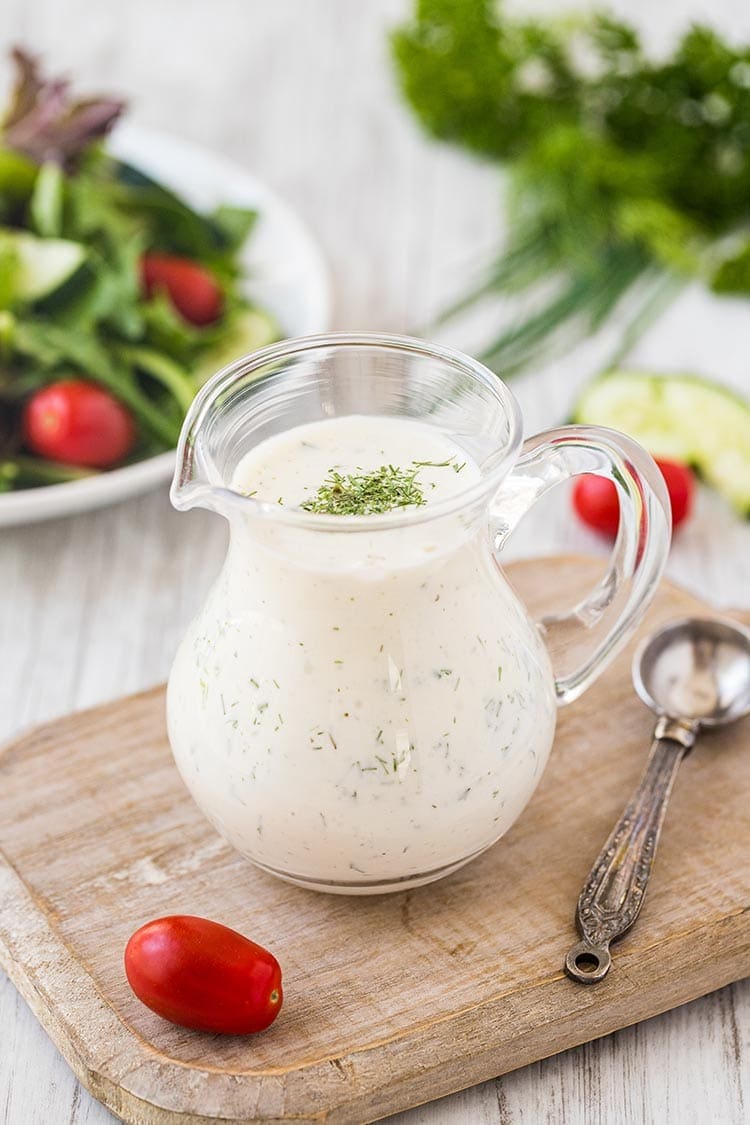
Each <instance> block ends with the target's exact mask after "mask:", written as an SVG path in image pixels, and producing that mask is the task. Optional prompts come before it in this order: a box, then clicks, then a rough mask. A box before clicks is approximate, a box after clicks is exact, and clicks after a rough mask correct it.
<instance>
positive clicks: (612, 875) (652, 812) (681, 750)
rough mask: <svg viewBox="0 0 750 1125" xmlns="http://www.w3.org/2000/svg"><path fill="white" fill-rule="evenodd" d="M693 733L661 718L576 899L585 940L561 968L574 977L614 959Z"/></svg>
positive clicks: (587, 978) (586, 977) (587, 977)
mask: <svg viewBox="0 0 750 1125" xmlns="http://www.w3.org/2000/svg"><path fill="white" fill-rule="evenodd" d="M695 736H696V728H695V727H694V726H692V725H688V724H686V723H682V722H680V721H678V720H671V719H666V718H661V719H659V721H658V723H657V725H656V730H655V731H654V741H653V743H652V746H651V753H650V755H649V759H648V764H647V765H646V769H645V770H644V773H643V776H642V777H641V780H640V782H639V784H638V788H637V789H636V791H635V793H634V794H633V796H632V797H631V799H630V801H629V802H628V804H627V806H626V808H625V809H624V811H623V813H622V815H621V817H620V819H619V820H618V822H617V824H616V825H615V827H614V829H613V830H612V832H611V833H610V836H609V838H608V840H607V842H606V844H605V845H604V847H603V848H602V850H601V852H600V853H599V855H598V857H597V859H596V861H595V863H594V866H593V867H592V869H591V873H590V875H589V877H588V879H587V880H586V882H585V883H584V886H583V890H582V891H581V895H580V898H579V899H578V909H577V911H576V924H577V926H578V932H579V933H580V935H581V937H582V939H583V940H582V941H580V942H578V943H577V944H576V945H574V946H573V948H572V949H571V950H570V952H569V953H568V956H567V957H566V959H565V971H566V973H567V974H568V976H569V977H572V978H573V980H577V981H580V982H581V983H582V984H595V983H596V982H597V981H600V980H602V978H603V977H605V976H606V975H607V973H608V972H609V968H610V965H611V964H612V959H611V957H610V954H609V945H610V942H612V941H616V940H617V938H620V937H622V935H623V934H624V933H625V932H626V931H627V930H629V929H630V927H631V926H632V925H633V923H634V922H635V920H636V918H637V917H638V914H639V911H640V909H641V906H642V905H643V899H644V896H645V893H646V885H647V883H648V879H649V876H650V874H651V867H652V866H653V862H654V856H655V855H656V846H657V844H658V843H659V835H660V833H661V828H662V824H663V823H664V814H665V813H666V811H667V803H668V801H669V795H670V793H671V792H672V786H673V784H674V779H675V777H676V776H677V769H678V767H679V764H680V762H681V761H682V759H683V757H684V756H685V754H686V753H687V751H688V750H689V749H690V747H691V746H692V745H693V742H694V741H695Z"/></svg>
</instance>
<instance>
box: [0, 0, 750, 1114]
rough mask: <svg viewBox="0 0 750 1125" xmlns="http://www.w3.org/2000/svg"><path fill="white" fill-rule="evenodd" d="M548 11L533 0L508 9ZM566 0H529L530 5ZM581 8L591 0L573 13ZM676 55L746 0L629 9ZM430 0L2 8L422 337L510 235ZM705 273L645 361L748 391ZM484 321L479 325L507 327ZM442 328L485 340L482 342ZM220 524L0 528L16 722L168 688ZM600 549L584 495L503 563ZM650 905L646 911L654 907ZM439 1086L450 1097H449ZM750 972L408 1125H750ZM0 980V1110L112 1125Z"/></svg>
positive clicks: (7, 682) (544, 388)
mask: <svg viewBox="0 0 750 1125" xmlns="http://www.w3.org/2000/svg"><path fill="white" fill-rule="evenodd" d="M509 2H515V3H516V5H518V4H523V5H524V7H525V8H526V9H530V8H531V7H532V0H509ZM561 4H562V0H533V8H534V10H539V8H540V7H546V9H547V10H549V8H550V7H552V8H559V7H560V5H561ZM565 6H566V7H573V8H578V7H579V6H581V5H580V4H579V3H571V4H569V5H568V4H566V5H565ZM607 6H608V7H610V8H615V9H617V10H619V11H620V12H622V13H625V14H626V15H627V17H628V18H631V19H634V20H636V21H637V22H638V23H639V24H641V26H643V27H645V28H646V29H647V31H648V33H649V44H650V46H651V47H652V48H653V49H654V50H659V49H660V48H661V47H662V46H663V45H664V44H665V43H667V42H669V40H670V38H671V37H672V36H673V35H674V32H675V30H676V29H678V28H681V27H684V26H685V25H686V24H687V23H688V22H689V20H690V19H699V20H704V21H708V22H711V23H718V25H719V26H720V28H721V29H722V30H723V31H724V32H725V33H728V34H730V35H732V37H733V38H734V39H735V40H737V41H740V42H742V41H748V40H750V5H748V4H747V2H746V0H663V2H662V3H661V4H654V3H653V0H611V2H610V3H609V4H608V5H607ZM409 7H410V0H367V3H352V0H314V2H311V0H213V2H212V3H211V4H206V3H201V2H200V0H129V2H128V3H127V4H123V3H122V2H121V0H98V2H97V3H96V4H91V3H90V2H89V0H4V2H3V5H2V20H0V86H2V87H3V88H5V86H6V83H7V79H8V69H7V66H6V64H5V53H6V51H7V48H8V47H9V46H10V45H11V44H12V43H16V42H21V43H25V44H27V45H28V46H30V47H32V48H33V49H36V50H39V51H41V52H43V53H44V55H45V56H46V58H47V59H48V60H49V62H50V64H51V65H54V67H55V68H56V69H59V70H63V71H67V72H69V73H70V74H72V75H74V76H75V77H76V79H77V80H78V82H79V83H80V84H81V86H82V88H83V89H84V90H87V91H97V90H109V91H112V92H116V93H121V94H124V95H125V96H126V97H127V98H128V99H129V101H130V116H131V118H132V119H133V120H135V121H138V122H141V123H143V124H144V125H148V126H154V127H157V128H162V129H167V130H171V131H173V132H175V133H177V134H179V135H182V136H184V137H186V138H188V139H190V140H193V141H196V142H199V143H201V144H205V145H207V146H209V147H211V148H213V149H215V150H217V151H218V152H221V153H225V154H227V155H229V156H232V157H234V158H236V159H237V160H238V161H240V162H241V163H242V164H244V165H246V166H247V167H248V168H250V169H251V170H252V171H253V172H254V173H255V174H257V175H259V176H261V177H262V178H263V179H265V180H266V181H267V182H268V183H270V184H271V185H272V186H273V187H274V188H276V189H277V190H279V191H280V192H281V193H282V194H283V195H285V196H286V197H287V199H288V200H289V201H290V202H291V203H292V204H293V205H294V206H295V207H296V208H297V209H298V210H299V211H300V213H301V214H302V216H303V217H304V218H305V219H306V221H307V222H308V223H309V225H310V226H311V228H312V229H313V230H314V231H315V233H316V234H317V236H318V238H319V239H320V241H321V244H322V247H323V250H324V252H325V254H326V256H327V258H328V261H329V263H330V267H331V277H332V281H333V285H334V297H335V308H334V322H333V326H334V327H336V328H340V329H384V330H391V331H410V330H414V329H419V328H420V326H422V325H423V324H424V323H425V322H426V321H427V319H428V318H429V316H430V314H431V313H433V312H434V311H435V310H436V309H438V308H440V307H441V306H442V305H444V304H445V303H446V302H447V301H449V300H450V299H452V298H453V297H455V296H456V295H458V294H459V293H460V292H461V290H462V288H463V287H464V285H465V283H466V282H467V280H470V279H473V278H476V277H477V276H478V274H479V273H481V269H482V267H483V265H484V263H485V262H486V261H487V259H488V256H489V255H490V253H491V252H492V250H493V249H494V247H495V245H496V242H497V238H498V236H499V234H500V232H501V209H500V206H499V195H500V185H499V181H498V176H497V173H496V171H495V169H494V168H493V167H491V166H489V165H487V164H484V163H482V162H480V161H476V160H472V159H470V158H468V157H466V156H465V155H463V154H460V153H457V152H455V151H453V150H452V149H450V148H446V147H445V146H440V145H432V144H430V143H429V142H427V141H426V140H425V139H424V138H423V137H422V136H421V135H420V133H419V131H418V130H417V129H416V128H415V125H414V123H413V121H412V119H411V118H410V117H409V116H408V115H407V114H406V113H405V112H404V110H403V107H402V106H401V105H400V104H399V99H398V95H397V92H396V89H395V85H394V82H393V78H392V74H391V70H390V66H389V61H388V56H387V47H386V35H387V31H388V28H389V27H391V26H393V25H394V24H395V23H396V22H398V21H399V20H401V19H402V18H403V17H404V15H405V13H406V12H407V11H408V9H409ZM706 300H707V298H705V295H704V294H701V292H700V289H699V287H694V288H693V289H691V290H690V291H688V292H686V293H685V295H684V298H683V299H681V301H680V302H679V304H678V305H677V306H676V307H675V309H674V310H673V311H670V313H669V314H668V315H667V316H666V317H665V318H664V320H663V322H661V323H660V324H659V325H658V326H657V327H656V329H655V330H654V331H653V332H652V333H650V334H649V336H648V337H647V339H646V340H645V341H644V342H643V344H642V345H641V346H639V349H638V352H637V354H636V356H635V357H633V358H634V361H637V362H639V363H641V364H643V365H644V366H655V367H658V368H662V369H668V370H671V369H685V370H688V369H692V370H698V371H701V372H703V373H705V374H706V375H709V376H716V377H719V378H721V379H724V380H726V381H728V382H734V383H735V385H737V386H738V387H744V388H745V389H747V355H748V353H749V352H750V321H749V320H748V318H747V316H746V315H744V310H743V307H742V306H741V304H740V303H739V302H732V301H724V302H719V301H715V302H712V303H711V306H710V316H708V317H707V315H706ZM494 317H495V310H494V309H493V308H490V309H488V310H485V311H484V312H483V313H482V315H481V316H479V317H478V318H477V322H476V324H474V323H473V322H472V325H471V326H470V327H471V328H472V329H474V328H475V329H476V332H477V334H480V335H481V333H482V331H483V330H484V329H485V328H487V327H488V326H489V330H491V329H492V327H493V326H494ZM444 338H445V339H447V340H449V341H450V342H452V343H454V344H456V345H458V346H460V347H464V348H468V349H471V348H472V346H473V341H474V339H475V338H476V337H475V335H472V333H471V332H464V331H463V329H459V328H458V327H456V328H451V329H450V331H448V330H445V333H444ZM605 353H606V349H604V352H603V350H602V345H601V342H599V343H598V344H597V343H596V342H595V343H593V344H592V345H591V347H588V346H587V347H586V348H584V349H583V350H582V351H581V352H579V353H577V354H576V355H575V356H574V357H572V358H571V359H570V360H569V361H566V362H561V363H559V364H556V365H553V366H552V367H551V368H550V369H549V370H545V371H543V372H534V373H532V374H531V375H530V376H529V377H527V378H524V379H521V380H518V381H517V382H515V383H514V389H515V390H516V393H517V395H518V397H519V399H520V401H521V404H522V406H523V411H524V418H525V422H526V428H527V431H528V432H533V431H534V430H535V429H538V428H540V427H543V426H549V425H556V424H558V423H559V422H560V421H562V420H564V418H565V417H566V416H567V414H568V412H569V409H570V405H571V403H572V401H573V399H574V397H575V395H576V393H577V390H578V388H579V387H580V386H581V385H582V383H583V382H584V381H585V380H586V379H587V378H588V377H589V375H590V373H591V371H592V370H594V369H595V368H596V365H597V364H598V363H600V362H601V361H602V355H603V354H605ZM224 545H225V538H224V529H223V526H222V524H221V523H220V521H217V520H215V519H213V518H212V517H209V516H206V515H205V514H203V513H191V514H190V515H188V516H179V515H177V514H176V513H174V512H172V511H171V510H170V508H169V504H168V501H167V498H166V494H165V491H161V492H157V493H154V494H153V495H151V496H148V497H143V498H142V499H140V500H136V501H133V502H130V503H126V504H120V505H118V506H117V507H114V508H112V509H110V510H108V511H104V512H99V513H95V514H93V515H88V516H80V517H77V518H74V519H67V520H59V521H53V522H50V523H49V524H47V525H44V526H40V527H32V528H19V529H15V530H8V531H3V532H2V533H0V590H2V596H1V598H0V667H1V668H2V675H1V676H0V736H1V737H3V738H7V737H10V736H11V735H13V734H14V733H16V732H18V731H19V730H22V729H23V728H26V727H28V726H30V725H31V724H32V723H38V722H41V721H44V720H46V719H49V718H52V717H54V716H58V715H62V714H64V713H66V712H70V711H73V710H75V709H80V708H83V707H89V706H92V705H94V704H97V703H100V702H102V701H103V700H106V699H113V698H115V697H117V696H120V695H122V694H123V693H125V692H134V691H138V690H141V689H143V688H146V687H148V686H150V685H153V684H156V683H158V682H160V681H161V680H163V679H164V677H165V676H166V674H167V671H168V669H169V665H170V662H171V659H172V656H173V654H174V650H175V648H176V645H177V642H178V640H179V637H180V635H181V634H182V632H183V630H184V628H185V627H186V625H187V622H188V620H189V618H190V617H191V615H192V614H193V613H194V612H195V611H196V610H197V608H198V607H199V606H200V604H201V603H202V601H203V599H204V596H205V591H206V588H207V586H208V583H209V582H210V581H211V580H212V578H213V575H214V574H215V572H216V570H217V568H218V565H219V563H220V560H221V558H222V555H223V551H224ZM571 550H573V551H581V550H583V551H589V552H599V553H601V552H603V551H604V550H606V545H603V544H601V543H600V542H599V540H598V539H597V538H596V537H595V536H594V535H592V534H589V533H588V532H586V531H585V530H584V529H582V528H581V527H579V526H578V525H576V524H575V523H574V521H572V520H571V519H570V518H569V509H568V507H567V505H566V503H565V497H564V496H556V497H550V499H549V501H548V502H547V501H545V502H544V503H543V504H542V505H541V506H540V507H539V508H538V509H536V510H535V512H534V513H533V514H532V515H531V516H529V517H528V518H527V519H526V520H524V523H523V525H522V527H521V528H520V529H519V531H518V532H517V533H516V535H515V536H514V537H513V540H512V542H511V543H510V544H509V547H508V549H507V551H506V557H511V556H513V555H514V556H516V557H519V556H523V555H531V554H539V553H542V552H547V553H550V552H554V551H571ZM748 559H750V526H748V525H746V524H743V523H742V522H741V521H739V520H737V519H736V518H735V517H734V516H732V514H731V513H730V512H729V510H728V509H727V508H726V507H725V506H724V505H723V504H722V503H721V501H720V500H719V499H718V498H717V497H716V496H714V495H713V494H711V493H710V492H708V491H706V490H703V489H701V490H700V494H699V497H698V503H697V506H696V512H695V515H694V518H693V519H692V521H691V522H690V523H689V524H688V525H687V526H686V527H685V528H684V529H683V530H682V531H681V533H680V534H679V536H678V537H677V539H676V541H675V544H674V546H673V549H672V554H671V557H670V563H669V573H670V574H671V576H672V577H673V578H675V579H677V580H678V581H679V582H681V583H682V584H684V585H685V586H688V587H689V588H691V589H692V590H693V591H696V592H697V593H699V594H700V595H701V597H702V598H703V599H704V600H706V601H707V602H710V603H711V604H716V605H721V606H745V607H747V606H749V605H750V586H749V585H748V575H749V573H750V568H749V564H748ZM644 917H645V916H644ZM437 1093H438V1091H437V1090H436V1091H435V1092H434V1094H433V1095H431V1096H435V1097H437ZM748 1115H750V982H744V983H739V984H735V985H731V986H729V987H728V988H725V989H722V990H721V991H719V992H716V993H714V994H712V995H710V996H708V997H706V998H705V999H702V1000H698V1001H696V1002H694V1003H692V1004H690V1005H687V1006H683V1007H681V1008H678V1009H676V1010H674V1011H672V1012H670V1013H668V1014H666V1015H664V1016H661V1017H657V1018H654V1019H651V1020H648V1021H646V1022H643V1023H640V1024H638V1025H636V1026H634V1027H631V1028H629V1029H626V1030H623V1031H620V1032H617V1033H615V1034H613V1035H611V1036H607V1037H606V1038H604V1039H600V1040H598V1041H596V1042H593V1043H590V1044H586V1045H584V1046H581V1047H578V1048H574V1049H572V1050H570V1051H567V1052H565V1053H563V1054H559V1055H555V1056H553V1057H551V1058H549V1059H547V1060H543V1061H540V1062H538V1063H534V1064H532V1065H530V1066H527V1067H525V1068H523V1069H520V1070H517V1071H514V1072H512V1073H510V1074H507V1075H505V1076H503V1077H501V1078H498V1079H496V1080H492V1081H489V1082H487V1083H485V1084H483V1085H481V1086H477V1087H472V1088H471V1089H467V1090H466V1091H464V1092H462V1093H459V1094H456V1095H453V1096H451V1097H449V1098H444V1099H442V1100H441V1101H439V1102H433V1103H431V1104H430V1105H428V1106H424V1107H422V1108H420V1109H415V1110H411V1111H408V1112H406V1113H404V1114H400V1115H399V1117H398V1119H397V1125H542V1123H544V1125H547V1123H549V1125H560V1123H564V1125H623V1123H624V1122H628V1123H629V1122H638V1123H643V1125H651V1123H653V1125H665V1123H667V1125H673V1123H675V1125H706V1123H707V1122H710V1123H711V1125H744V1123H745V1122H746V1121H747V1119H748ZM113 1120H114V1119H113V1117H112V1114H111V1113H110V1112H109V1111H108V1110H106V1109H105V1108H104V1107H103V1106H102V1105H100V1104H99V1103H98V1102H97V1101H95V1100H94V1099H93V1098H92V1097H90V1095H89V1094H88V1093H87V1091H86V1090H85V1089H84V1088H83V1087H82V1086H81V1085H80V1084H79V1083H78V1082H77V1080H76V1078H75V1077H74V1075H73V1073H72V1072H71V1070H70V1069H69V1067H68V1065H67V1064H66V1062H65V1061H64V1060H63V1058H62V1057H61V1055H60V1054H59V1052H58V1051H57V1049H56V1048H55V1047H54V1045H53V1044H52V1042H51V1040H50V1039H49V1038H48V1037H47V1035H46V1034H45V1032H44V1031H43V1030H42V1028H41V1026H40V1025H39V1023H38V1022H37V1020H36V1018H35V1017H34V1016H33V1015H32V1013H31V1011H30V1009H29V1007H28V1006H27V1004H26V1003H25V1001H24V1000H23V999H22V998H21V997H20V995H19V993H18V992H17V991H16V989H15V988H14V987H13V985H12V984H11V983H10V981H9V980H8V978H7V977H5V975H4V974H2V973H0V1121H2V1122H3V1125H112V1122H113Z"/></svg>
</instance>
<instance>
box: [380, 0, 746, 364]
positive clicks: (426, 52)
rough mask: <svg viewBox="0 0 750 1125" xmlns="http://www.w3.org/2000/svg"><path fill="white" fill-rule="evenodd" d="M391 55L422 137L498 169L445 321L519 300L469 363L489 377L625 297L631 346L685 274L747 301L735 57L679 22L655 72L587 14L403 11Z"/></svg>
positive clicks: (450, 8)
mask: <svg viewBox="0 0 750 1125" xmlns="http://www.w3.org/2000/svg"><path fill="white" fill-rule="evenodd" d="M392 47H393V54H394V59H395V64H396V68H397V72H398V76H399V80H400V83H401V86H402V89H403V92H404V94H405V96H406V98H407V99H408V101H409V102H410V103H411V105H412V107H413V109H414V111H415V112H416V114H417V116H418V118H419V120H420V121H421V123H422V125H423V126H424V127H425V128H426V129H427V130H428V131H429V132H430V133H431V134H433V135H434V136H435V137H438V138H440V139H442V140H446V141H450V142H452V143H454V144H458V145H461V146H463V147H464V148H467V149H469V150H470V151H472V152H474V153H478V154H481V155H482V156H484V157H486V158H489V159H490V160H493V161H497V162H500V163H501V164H503V165H505V166H506V167H507V169H508V171H509V176H510V187H509V191H508V197H507V214H508V228H509V232H510V233H509V235H508V239H507V244H506V245H505V246H504V247H503V248H502V250H501V251H500V252H499V253H498V254H497V256H496V260H495V262H494V264H493V265H492V267H491V268H490V270H489V271H488V275H487V277H486V278H485V279H483V281H482V283H481V285H479V286H478V287H477V288H476V289H475V290H474V291H473V292H471V293H469V294H467V296H466V297H465V298H464V299H463V300H462V301H460V302H458V304H457V305H456V306H454V307H453V308H452V309H450V310H447V313H446V315H455V314H456V313H457V312H460V311H462V310H463V309H465V308H466V307H468V306H469V305H471V304H473V303H474V302H475V301H477V300H479V299H480V298H484V297H487V296H488V295H492V294H493V293H502V294H515V295H519V294H522V295H524V296H528V297H529V298H530V299H531V304H532V311H531V312H530V313H529V314H528V315H526V317H525V318H521V320H520V322H517V323H516V324H514V326H513V327H512V328H510V329H508V330H507V331H504V332H503V333H502V334H501V335H500V336H499V337H498V338H497V339H495V340H494V341H493V342H492V343H491V344H489V345H488V347H487V350H486V353H485V355H484V357H483V358H484V359H485V360H486V361H487V362H489V363H490V364H491V365H492V366H494V367H495V368H496V370H499V371H502V373H503V375H505V376H508V375H512V374H513V373H514V372H516V371H519V370H521V369H522V368H524V367H528V366H529V365H530V364H531V363H533V362H535V361H537V360H539V359H540V358H543V357H544V356H545V355H547V354H549V353H550V352H551V350H552V349H553V348H554V349H555V351H556V353H557V354H559V353H560V351H561V350H563V349H564V348H566V347H569V346H571V345H574V344H575V343H577V342H578V341H579V340H581V339H582V338H584V337H585V336H586V335H587V334H589V333H591V332H592V331H595V330H596V329H598V328H599V327H600V326H601V325H602V324H603V323H604V322H605V320H606V319H607V318H608V317H609V315H610V314H611V313H612V312H613V310H614V308H615V307H616V306H618V305H619V303H620V300H621V298H622V297H623V296H624V295H625V294H626V293H629V292H631V291H632V293H633V298H634V299H633V300H632V301H631V302H629V305H630V307H629V310H628V311H629V314H630V317H631V319H630V323H629V324H628V326H627V328H626V330H625V333H624V341H626V342H628V343H630V342H632V340H633V339H634V338H635V337H636V336H637V335H638V334H639V333H640V332H642V331H643V330H644V328H645V326H646V324H647V323H649V322H650V320H651V319H652V318H653V317H654V316H656V315H658V313H659V312H660V311H661V309H662V307H663V306H664V304H665V303H666V302H667V301H669V300H670V299H671V298H672V297H673V296H674V295H675V294H676V293H677V292H678V291H679V288H680V287H681V285H682V284H683V283H684V282H685V281H686V280H688V279H690V278H693V277H700V278H702V279H704V280H706V281H707V282H708V283H709V284H710V285H711V286H712V287H713V288H714V289H715V290H716V291H717V292H721V293H730V292H733V293H742V294H750V46H745V47H741V48H736V47H733V46H731V45H729V44H728V43H726V42H724V40H723V39H722V38H721V37H720V36H719V35H718V34H717V33H716V32H715V31H713V30H711V29H710V28H708V27H701V26H693V27H691V28H690V29H689V30H688V31H687V32H686V33H685V35H684V36H683V38H682V39H681V41H680V42H679V43H678V44H677V46H676V48H675V50H674V52H673V54H672V55H671V57H669V58H665V59H661V60H654V59H651V58H649V57H648V56H647V55H646V53H645V52H644V50H643V48H642V45H641V42H640V39H639V36H638V34H637V32H636V31H635V30H634V29H633V28H632V27H630V26H629V25H628V24H626V23H624V22H621V21H619V20H615V19H613V18H611V17H610V16H608V15H604V14H601V13H593V14H588V15H581V16H575V17H573V16H564V17H552V18H550V17H546V18H544V19H542V18H538V17H537V18H530V17H526V18H523V17H521V18H511V16H509V15H508V14H507V13H506V11H505V9H504V6H503V5H502V3H501V2H500V0H417V2H416V3H415V10H414V16H413V18H412V19H411V20H410V21H409V22H408V23H407V24H406V25H405V26H403V27H401V28H400V29H398V30H397V31H396V32H395V33H394V35H393V39H392Z"/></svg>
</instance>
